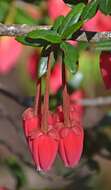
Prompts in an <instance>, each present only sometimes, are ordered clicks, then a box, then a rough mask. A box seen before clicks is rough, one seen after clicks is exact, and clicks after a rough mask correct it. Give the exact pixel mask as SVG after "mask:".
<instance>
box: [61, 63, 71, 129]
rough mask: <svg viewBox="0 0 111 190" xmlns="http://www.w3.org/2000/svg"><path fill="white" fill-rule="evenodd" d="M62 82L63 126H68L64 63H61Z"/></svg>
mask: <svg viewBox="0 0 111 190" xmlns="http://www.w3.org/2000/svg"><path fill="white" fill-rule="evenodd" d="M62 84H63V114H64V125H65V127H70V118H69V114H70V113H69V112H70V104H69V95H68V92H67V83H66V69H65V64H64V63H62Z"/></svg>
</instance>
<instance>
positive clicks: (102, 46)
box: [91, 40, 111, 51]
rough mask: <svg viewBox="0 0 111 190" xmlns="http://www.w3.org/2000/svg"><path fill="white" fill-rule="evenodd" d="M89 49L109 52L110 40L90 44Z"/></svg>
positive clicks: (110, 48) (110, 47)
mask: <svg viewBox="0 0 111 190" xmlns="http://www.w3.org/2000/svg"><path fill="white" fill-rule="evenodd" d="M91 48H94V49H95V50H99V51H109V50H110V51H111V40H102V41H100V42H96V43H93V44H91Z"/></svg>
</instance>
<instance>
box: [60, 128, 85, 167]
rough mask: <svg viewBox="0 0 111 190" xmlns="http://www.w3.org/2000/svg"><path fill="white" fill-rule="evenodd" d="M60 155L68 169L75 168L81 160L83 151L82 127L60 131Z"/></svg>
mask: <svg viewBox="0 0 111 190" xmlns="http://www.w3.org/2000/svg"><path fill="white" fill-rule="evenodd" d="M59 134H60V137H61V138H60V143H59V153H60V156H61V158H62V160H63V161H64V164H65V166H66V167H74V166H76V165H77V163H78V162H79V160H80V157H81V154H82V149H83V137H84V134H83V129H82V127H79V126H77V127H71V128H70V127H69V128H66V127H64V128H62V129H61V130H60V131H59Z"/></svg>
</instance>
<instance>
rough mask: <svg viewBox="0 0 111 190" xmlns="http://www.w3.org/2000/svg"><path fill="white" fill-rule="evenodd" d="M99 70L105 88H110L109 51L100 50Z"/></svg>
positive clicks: (110, 56) (110, 63) (110, 66)
mask: <svg viewBox="0 0 111 190" xmlns="http://www.w3.org/2000/svg"><path fill="white" fill-rule="evenodd" d="M100 70H101V74H102V78H103V80H104V84H105V86H106V88H107V89H110V88H111V53H109V52H102V53H101V55H100Z"/></svg>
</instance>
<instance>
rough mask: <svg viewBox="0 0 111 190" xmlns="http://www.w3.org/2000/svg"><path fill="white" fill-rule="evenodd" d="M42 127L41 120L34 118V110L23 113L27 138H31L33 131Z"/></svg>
mask: <svg viewBox="0 0 111 190" xmlns="http://www.w3.org/2000/svg"><path fill="white" fill-rule="evenodd" d="M39 126H40V121H39V118H38V117H36V116H34V114H33V108H28V109H27V110H25V112H24V113H23V128H24V133H25V135H26V137H28V136H30V134H31V133H32V131H33V130H35V129H38V127H39Z"/></svg>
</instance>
